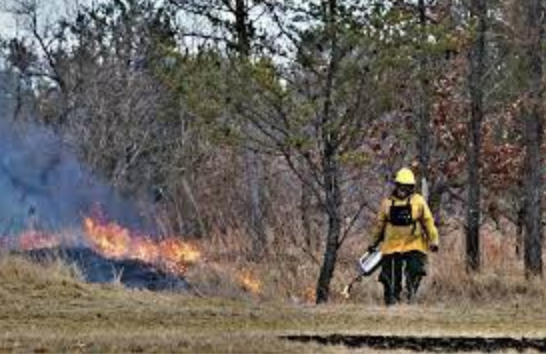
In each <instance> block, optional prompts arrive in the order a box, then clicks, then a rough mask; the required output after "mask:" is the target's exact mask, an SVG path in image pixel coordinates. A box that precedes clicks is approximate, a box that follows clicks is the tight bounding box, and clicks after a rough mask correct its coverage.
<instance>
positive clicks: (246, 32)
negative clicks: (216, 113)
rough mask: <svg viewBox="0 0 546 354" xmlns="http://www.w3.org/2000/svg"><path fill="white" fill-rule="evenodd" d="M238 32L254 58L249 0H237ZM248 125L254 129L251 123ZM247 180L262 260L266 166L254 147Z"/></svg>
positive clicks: (241, 51) (248, 154) (240, 46)
mask: <svg viewBox="0 0 546 354" xmlns="http://www.w3.org/2000/svg"><path fill="white" fill-rule="evenodd" d="M234 10H235V13H234V15H235V36H236V41H237V42H236V43H237V54H238V55H239V58H240V59H241V61H242V63H243V64H246V63H247V62H248V60H249V58H250V49H251V41H252V35H251V32H250V28H249V24H248V19H249V18H248V16H249V13H248V11H249V9H248V6H247V1H246V0H235V9H234ZM248 129H250V130H251V129H252V127H251V126H249V127H248ZM244 159H245V171H244V173H245V180H246V182H247V187H248V197H247V202H248V208H249V215H248V217H249V219H250V222H249V233H250V237H251V242H252V258H254V259H256V260H259V259H261V257H262V256H263V253H264V251H265V248H266V244H267V240H266V232H265V220H264V218H265V207H264V195H265V193H264V166H263V161H262V159H261V158H260V156H258V154H257V153H256V152H254V151H252V150H251V149H248V148H246V149H245V151H244Z"/></svg>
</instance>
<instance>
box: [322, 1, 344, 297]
mask: <svg viewBox="0 0 546 354" xmlns="http://www.w3.org/2000/svg"><path fill="white" fill-rule="evenodd" d="M322 5H323V11H324V13H325V23H326V26H327V32H328V36H329V38H328V39H329V42H330V46H331V54H330V55H331V56H330V62H329V64H328V71H327V74H326V75H327V76H326V83H325V87H324V97H325V100H324V107H323V112H322V121H321V129H322V142H323V144H324V148H323V156H322V174H323V180H324V196H325V201H324V206H323V207H324V208H325V210H326V215H327V218H328V231H327V234H326V248H325V250H324V259H323V262H322V266H321V269H320V274H319V279H318V283H317V291H316V293H317V298H316V302H317V304H320V303H324V302H326V301H328V298H329V296H330V283H331V281H332V278H333V276H334V270H335V266H336V262H337V252H338V249H339V238H340V237H341V207H342V197H341V188H340V176H341V169H340V166H339V144H338V138H339V132H338V131H337V130H336V128H333V127H332V124H331V123H332V120H333V119H334V117H333V112H332V105H333V102H332V95H333V87H334V78H335V75H336V72H337V68H338V66H339V60H340V59H339V48H338V43H337V10H338V7H337V1H336V0H329V1H323V2H322Z"/></svg>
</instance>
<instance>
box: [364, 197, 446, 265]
mask: <svg viewBox="0 0 546 354" xmlns="http://www.w3.org/2000/svg"><path fill="white" fill-rule="evenodd" d="M409 198H411V199H410V200H409V202H410V204H411V212H412V217H413V220H414V222H415V223H414V224H413V225H410V226H394V225H392V224H391V223H389V210H390V207H391V205H392V204H393V202H394V205H404V204H407V203H408V199H403V200H401V199H398V198H396V197H394V196H391V197H390V198H386V199H385V200H383V202H382V203H381V209H380V210H379V215H378V218H377V224H376V226H375V228H374V230H373V233H372V242H373V243H372V244H377V243H378V242H379V241H380V240H381V239H382V238H383V242H382V244H381V252H382V253H383V254H384V255H386V254H392V253H404V252H409V251H420V252H423V253H425V254H426V253H427V251H428V248H429V246H430V245H438V241H439V238H438V230H437V229H436V226H435V225H434V218H433V216H432V213H431V212H430V208H429V207H428V205H427V202H426V201H425V198H423V197H422V196H421V195H420V194H417V193H414V194H412V195H411V196H410V197H409Z"/></svg>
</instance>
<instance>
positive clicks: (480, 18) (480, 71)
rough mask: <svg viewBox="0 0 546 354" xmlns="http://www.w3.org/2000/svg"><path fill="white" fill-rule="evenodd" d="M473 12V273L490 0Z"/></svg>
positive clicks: (469, 254)
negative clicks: (474, 28)
mask: <svg viewBox="0 0 546 354" xmlns="http://www.w3.org/2000/svg"><path fill="white" fill-rule="evenodd" d="M470 13H471V15H472V19H473V24H474V25H475V27H476V31H475V33H476V34H475V38H474V42H473V45H472V47H471V49H470V53H469V63H470V77H469V87H470V105H471V107H470V120H469V123H468V141H467V163H468V165H467V166H468V167H467V168H468V205H467V216H466V220H467V221H466V266H467V270H468V271H471V272H475V271H478V270H479V269H480V218H481V213H480V204H481V188H480V187H481V178H480V168H481V148H482V133H481V130H482V122H483V118H484V91H485V82H484V81H485V80H484V78H485V70H486V66H485V65H486V62H485V58H486V42H485V40H486V32H487V0H475V1H472V2H471V4H470Z"/></svg>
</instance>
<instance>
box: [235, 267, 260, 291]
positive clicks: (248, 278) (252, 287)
mask: <svg viewBox="0 0 546 354" xmlns="http://www.w3.org/2000/svg"><path fill="white" fill-rule="evenodd" d="M237 279H238V280H239V282H240V283H241V285H242V287H243V289H245V290H247V291H250V292H251V293H252V294H255V295H257V294H260V293H261V291H262V282H261V281H260V280H259V279H256V278H255V277H254V275H253V274H252V272H251V271H250V270H248V269H243V270H242V271H241V272H240V273H239V274H237Z"/></svg>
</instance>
